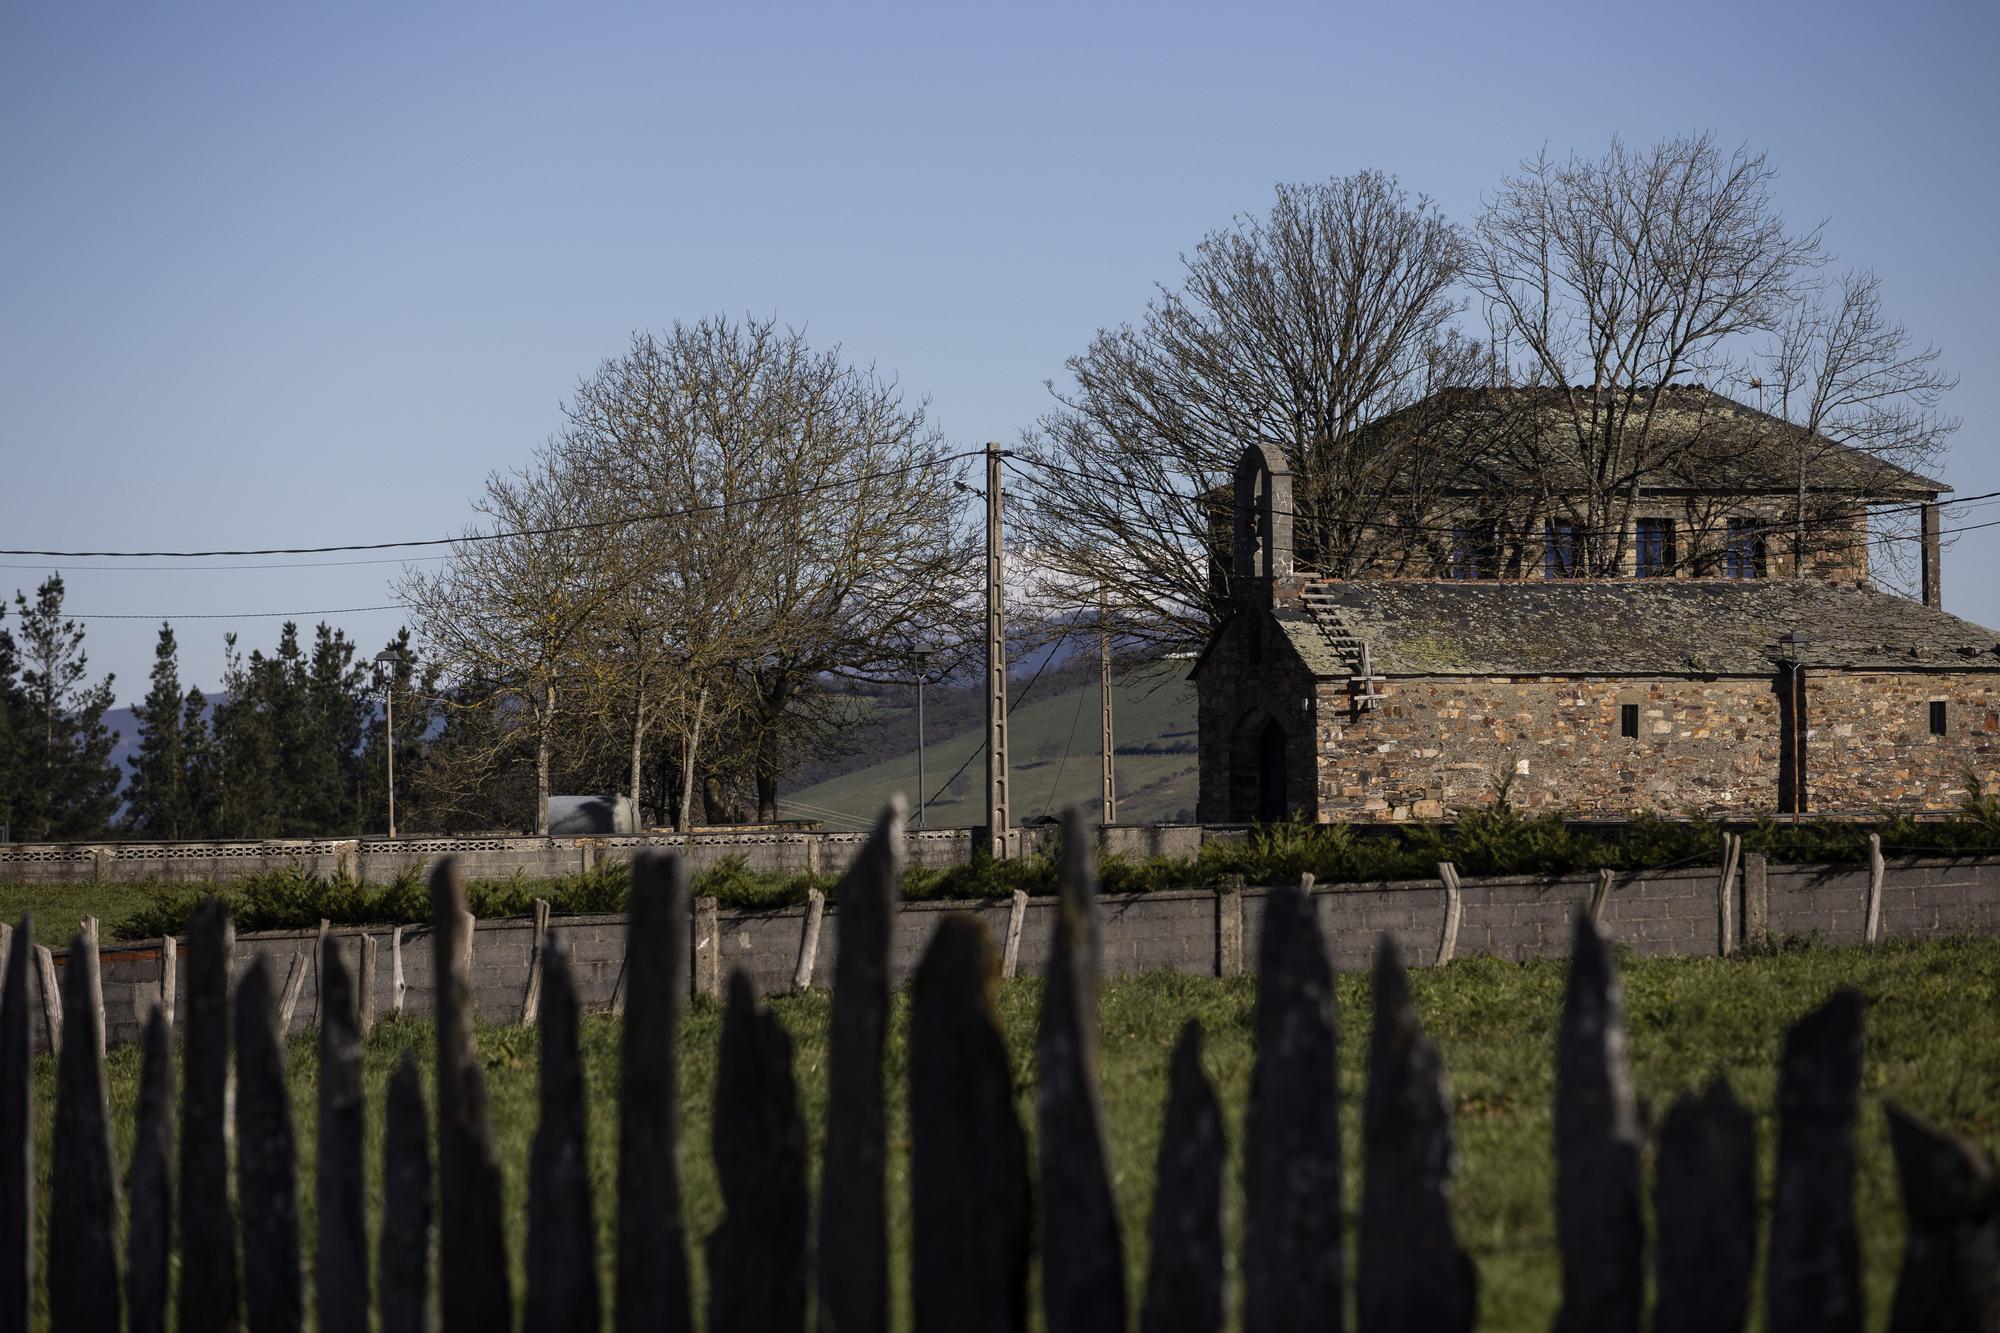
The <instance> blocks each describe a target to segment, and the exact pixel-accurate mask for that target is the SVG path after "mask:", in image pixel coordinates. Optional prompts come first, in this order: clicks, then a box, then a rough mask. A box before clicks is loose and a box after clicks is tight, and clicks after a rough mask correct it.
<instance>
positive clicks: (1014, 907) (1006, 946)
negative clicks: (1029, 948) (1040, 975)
mask: <svg viewBox="0 0 2000 1333" xmlns="http://www.w3.org/2000/svg"><path fill="white" fill-rule="evenodd" d="M1027 921H1028V892H1027V890H1026V889H1016V890H1014V892H1013V895H1012V896H1011V897H1010V898H1009V899H1008V901H1007V936H1006V939H1005V940H1004V941H1003V942H1002V944H1001V946H1000V975H1001V976H1003V977H1007V978H1012V977H1014V976H1015V975H1017V974H1018V973H1019V971H1020V967H1021V928H1022V927H1023V926H1025V925H1026V924H1027Z"/></svg>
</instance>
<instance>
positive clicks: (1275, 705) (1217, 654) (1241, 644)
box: [1195, 594, 1345, 824]
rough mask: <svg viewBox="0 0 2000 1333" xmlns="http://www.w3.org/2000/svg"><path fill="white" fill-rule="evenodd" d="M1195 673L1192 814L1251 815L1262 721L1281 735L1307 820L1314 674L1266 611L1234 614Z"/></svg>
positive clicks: (1291, 786)
mask: <svg viewBox="0 0 2000 1333" xmlns="http://www.w3.org/2000/svg"><path fill="white" fill-rule="evenodd" d="M1288 595H1291V594H1288ZM1197 671H1198V675H1199V680H1200V688H1199V689H1198V690H1197V691H1196V696H1197V701H1198V702H1197V718H1198V722H1197V728H1198V731H1197V744H1196V752H1197V753H1196V765H1197V770H1198V773H1199V796H1198V799H1197V804H1196V807H1195V818H1196V819H1198V820H1200V821H1201V822H1202V823H1204V824H1223V823H1240V822H1243V821H1247V820H1250V819H1254V818H1256V815H1257V811H1256V808H1255V806H1256V790H1255V774H1256V771H1257V770H1256V759H1255V753H1254V746H1255V734H1256V732H1257V730H1258V729H1259V728H1261V727H1262V726H1263V724H1264V722H1265V721H1266V720H1275V721H1276V722H1277V723H1278V725H1279V726H1280V727H1281V728H1283V729H1284V732H1285V773H1286V779H1285V782H1286V788H1287V795H1288V797H1289V802H1290V804H1291V806H1292V808H1294V809H1303V810H1304V812H1305V813H1306V814H1307V815H1308V816H1309V817H1310V816H1311V815H1312V813H1313V810H1312V808H1311V805H1310V802H1311V801H1312V799H1313V772H1314V746H1313V727H1312V710H1311V702H1312V699H1313V692H1314V683H1313V682H1314V677H1313V674H1312V673H1311V672H1310V671H1308V670H1307V669H1306V665H1305V663H1303V662H1301V661H1300V660H1299V657H1298V654H1297V652H1296V651H1294V650H1293V648H1292V645H1291V641H1290V640H1289V639H1288V638H1287V637H1286V636H1285V635H1284V633H1283V632H1282V631H1280V630H1279V628H1278V627H1277V625H1275V624H1274V623H1272V621H1271V620H1270V618H1269V617H1268V616H1266V615H1264V614H1262V613H1246V614H1239V615H1237V616H1235V617H1234V618H1232V619H1231V620H1230V621H1229V623H1228V624H1226V625H1224V626H1223V628H1222V630H1221V632H1220V633H1218V634H1217V635H1216V637H1215V639H1214V640H1213V641H1212V642H1211V643H1210V644H1209V645H1208V650H1207V651H1206V652H1205V653H1204V654H1203V655H1202V658H1201V661H1200V663H1199V665H1198V668H1197ZM1342 697H1343V698H1345V694H1344V693H1343V695H1342Z"/></svg>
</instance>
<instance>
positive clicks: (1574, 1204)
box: [1555, 912, 1645, 1333]
mask: <svg viewBox="0 0 2000 1333" xmlns="http://www.w3.org/2000/svg"><path fill="white" fill-rule="evenodd" d="M1573 940H1574V942H1573V943H1572V945H1571V946H1570V962H1569V983H1568V986H1567V988H1566V990H1565V992H1564V995H1563V1013H1562V1023H1561V1026H1560V1028H1559V1029H1558V1032H1557V1035H1556V1114H1555V1128H1556V1243H1557V1245H1558V1246H1559V1248H1560V1249H1561V1251H1562V1305H1561V1308H1560V1309H1559V1310H1558V1312H1557V1315H1556V1329H1557V1333H1637V1330H1638V1327H1639V1314H1640V1308H1641V1303H1642V1301H1643V1299H1644V1292H1645V1275H1644V1272H1643V1269H1642V1263H1643V1250H1644V1244H1645V1222H1644V1219H1643V1218H1642V1217H1641V1216H1640V1211H1639V1157H1640V1137H1639V1108H1638V1105H1637V1103H1636V1102H1635V1101H1634V1099H1633V1096H1632V1074H1631V1071H1630V1070H1629V1069H1628V1068H1627V1067H1626V1061H1625V1012H1624V1000H1623V998H1622V996H1621V995H1620V992H1619V986H1618V971H1617V967H1616V966H1615V964H1614V963H1613V962H1612V958H1611V948H1610V946H1609V945H1608V944H1606V943H1605V940H1604V936H1603V934H1602V933H1601V932H1600V931H1599V929H1598V926H1597V921H1596V917H1595V914H1594V913H1590V912H1586V913H1584V914H1582V915H1581V916H1579V917H1578V918H1577V922H1576V931H1575V934H1574V936H1573Z"/></svg>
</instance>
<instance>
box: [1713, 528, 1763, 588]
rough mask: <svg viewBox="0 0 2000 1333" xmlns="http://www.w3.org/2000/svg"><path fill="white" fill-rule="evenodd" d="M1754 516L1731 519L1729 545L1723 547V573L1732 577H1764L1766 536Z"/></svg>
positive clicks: (1727, 576) (1724, 575)
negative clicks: (1763, 535) (1758, 527)
mask: <svg viewBox="0 0 2000 1333" xmlns="http://www.w3.org/2000/svg"><path fill="white" fill-rule="evenodd" d="M1757 526H1758V525H1757V520H1756V519H1754V518H1732V519H1730V520H1729V537H1728V542H1727V545H1725V546H1724V547H1723V548H1722V575H1723V577H1724V578H1731V579H1761V578H1763V577H1764V538H1763V537H1762V536H1761V535H1759V533H1758V531H1757Z"/></svg>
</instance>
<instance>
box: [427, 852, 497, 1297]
mask: <svg viewBox="0 0 2000 1333" xmlns="http://www.w3.org/2000/svg"><path fill="white" fill-rule="evenodd" d="M471 919H472V918H471V914H470V913H468V912H467V911H466V910H465V887H464V884H463V883H462V881H461V880H460V878H459V870H458V861H457V858H455V857H449V856H448V857H446V858H444V860H442V861H440V862H439V863H438V867H437V869H436V870H435V871H433V872H432V873H431V968H432V970H433V972H434V974H435V977H436V987H437V991H436V994H437V1100H438V1132H437V1140H438V1287H439V1292H440V1295H441V1297H442V1304H441V1308H442V1309H443V1312H444V1321H443V1324H444V1333H484V1331H485V1330H488V1329H504V1328H509V1327H512V1325H513V1322H514V1316H513V1304H514V1302H513V1293H512V1292H510V1291H509V1290H508V1287H507V1284H506V1283H505V1282H503V1281H500V1280H498V1276H499V1275H500V1274H503V1273H505V1272H506V1271H507V1238H506V1233H505V1231H504V1230H503V1229H502V1228H503V1221H502V1219H503V1218H504V1217H505V1216H506V1214H505V1212H504V1206H503V1204H502V1202H501V1197H500V1164H499V1162H498V1161H497V1160H495V1158H494V1155H493V1126H492V1123H491V1122H490V1121H489V1120H488V1118H487V1113H486V1075H485V1072H484V1070H483V1069H482V1068H481V1067H480V1064H479V1051H478V1048H477V1046H476V1045H475V1044H474V1041H473V1036H472V944H471V941H470V939H469V936H470V935H471V933H472V932H471V928H470V922H471Z"/></svg>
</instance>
